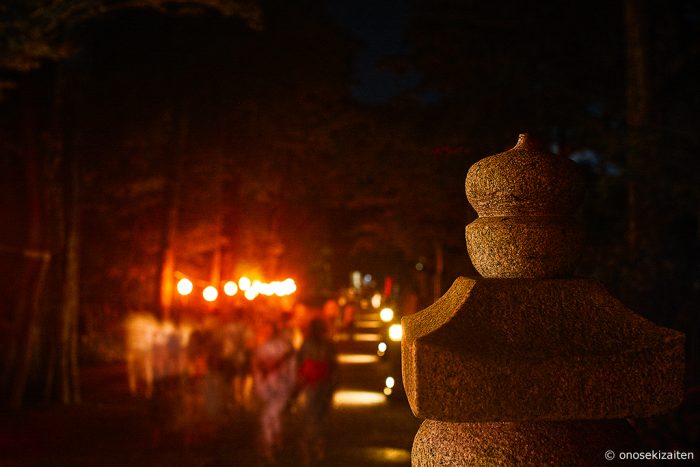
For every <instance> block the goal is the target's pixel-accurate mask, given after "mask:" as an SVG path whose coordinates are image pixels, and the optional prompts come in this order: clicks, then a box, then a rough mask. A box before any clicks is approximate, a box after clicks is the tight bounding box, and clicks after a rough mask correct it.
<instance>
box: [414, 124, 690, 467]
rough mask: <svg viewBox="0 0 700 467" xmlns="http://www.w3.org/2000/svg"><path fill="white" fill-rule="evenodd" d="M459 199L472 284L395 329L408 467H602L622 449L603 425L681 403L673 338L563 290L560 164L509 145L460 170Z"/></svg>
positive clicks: (677, 336) (599, 301)
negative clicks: (414, 429) (468, 214)
mask: <svg viewBox="0 0 700 467" xmlns="http://www.w3.org/2000/svg"><path fill="white" fill-rule="evenodd" d="M466 192H467V197H468V199H469V202H470V203H471V204H472V206H474V209H476V212H477V213H478V215H479V218H478V219H477V220H476V221H474V222H473V223H471V224H469V225H468V226H467V228H466V233H465V236H466V242H467V250H468V252H469V255H470V257H471V260H472V263H473V264H474V266H475V267H476V269H477V271H478V272H479V274H481V275H482V276H483V278H478V279H469V278H465V277H460V278H458V279H457V280H456V281H455V282H454V284H453V285H452V287H451V288H450V290H448V291H447V292H446V293H445V294H444V295H443V296H442V297H441V298H440V299H439V300H438V301H437V302H435V303H434V304H433V305H431V306H430V307H428V308H427V309H425V310H423V311H421V312H419V313H416V314H413V315H410V316H405V317H404V318H403V319H402V325H403V339H402V342H401V354H402V372H403V381H404V387H405V389H406V394H407V396H408V401H409V403H410V405H411V409H412V410H413V413H414V414H415V415H416V416H417V417H421V418H427V419H429V420H426V421H425V422H424V423H423V425H422V426H421V428H420V430H419V432H418V434H417V435H416V439H415V441H414V446H413V454H412V463H413V465H414V466H439V465H445V466H446V465H450V466H459V465H536V466H542V465H557V466H558V465H567V466H568V465H571V466H578V465H585V466H589V465H608V464H609V462H608V461H607V460H605V458H604V453H605V451H606V450H608V449H612V450H616V449H618V448H619V447H623V446H630V442H629V441H630V439H632V438H631V436H629V435H630V431H629V430H628V429H627V428H625V427H624V426H623V425H624V422H622V421H620V420H616V421H615V420H613V419H624V418H628V417H644V416H649V415H654V414H658V413H661V412H665V411H667V410H669V409H671V408H673V407H675V406H677V405H679V404H680V403H681V401H682V397H683V376H684V348H683V347H684V335H683V334H682V333H679V332H677V331H673V330H671V329H666V328H662V327H658V326H656V325H654V324H653V323H651V322H650V321H648V320H646V319H644V318H642V317H640V316H638V315H636V314H634V313H633V312H631V311H630V310H628V309H627V308H626V307H625V306H624V305H623V304H622V303H620V302H619V301H618V300H616V299H615V298H613V297H612V296H611V295H610V294H608V293H607V291H606V290H605V289H604V288H603V287H602V286H601V285H600V284H599V283H598V282H596V281H593V280H587V279H573V278H567V277H568V276H570V275H571V273H572V271H573V270H574V267H575V265H576V259H577V257H578V255H579V251H580V250H581V246H582V242H583V236H582V230H583V229H582V227H581V224H580V222H579V220H578V213H579V210H580V206H581V202H582V200H583V183H582V176H581V173H580V171H579V170H578V169H577V167H576V165H575V164H574V163H573V162H572V161H570V160H568V159H566V158H563V157H558V156H553V155H551V154H546V153H544V152H542V151H541V150H540V149H539V148H538V147H537V146H536V145H535V144H533V142H532V141H531V140H530V139H529V138H528V136H527V135H521V136H520V139H519V140H518V144H517V145H516V146H515V147H514V148H513V149H511V150H510V151H506V152H504V153H501V154H496V155H494V156H491V157H487V158H486V159H483V160H481V161H479V162H477V163H476V164H474V165H473V166H472V167H471V169H470V170H469V173H468V174H467V180H466ZM583 420H588V421H583ZM618 442H619V443H618ZM615 446H617V447H615ZM627 450H633V449H627Z"/></svg>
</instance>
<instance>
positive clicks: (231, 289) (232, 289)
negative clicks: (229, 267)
mask: <svg viewBox="0 0 700 467" xmlns="http://www.w3.org/2000/svg"><path fill="white" fill-rule="evenodd" d="M236 292H238V286H237V285H236V283H235V282H233V281H228V282H227V283H225V284H224V293H225V294H226V295H228V296H229V297H233V296H234V295H236Z"/></svg>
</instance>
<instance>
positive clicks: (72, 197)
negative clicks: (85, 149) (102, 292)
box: [61, 147, 80, 404]
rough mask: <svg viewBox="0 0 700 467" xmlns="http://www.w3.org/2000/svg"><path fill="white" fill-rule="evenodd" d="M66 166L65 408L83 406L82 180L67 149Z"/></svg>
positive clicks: (73, 157) (63, 320)
mask: <svg viewBox="0 0 700 467" xmlns="http://www.w3.org/2000/svg"><path fill="white" fill-rule="evenodd" d="M64 156H65V157H64V160H65V162H66V165H67V174H66V181H67V185H68V186H67V187H66V191H67V196H66V197H65V202H66V224H65V227H66V233H65V239H66V245H65V252H66V254H65V273H64V282H63V290H62V292H63V303H62V306H61V323H62V330H61V373H62V375H63V377H62V385H61V399H62V401H63V403H64V404H73V403H78V402H80V385H79V369H78V340H79V336H78V318H79V310H80V198H79V196H80V176H79V171H80V169H79V161H78V156H77V154H76V153H75V151H72V150H71V148H68V147H66V150H65V154H64Z"/></svg>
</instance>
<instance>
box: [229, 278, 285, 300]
mask: <svg viewBox="0 0 700 467" xmlns="http://www.w3.org/2000/svg"><path fill="white" fill-rule="evenodd" d="M238 288H239V289H240V290H242V291H243V292H245V293H244V295H245V298H247V299H248V300H255V297H257V296H258V295H265V296H267V297H271V296H273V295H277V296H278V297H284V296H286V295H291V294H293V293H294V292H296V291H297V285H296V284H295V283H294V279H285V280H283V281H273V282H269V283H267V282H262V281H260V280H254V281H251V280H250V279H248V278H247V277H245V276H244V277H241V278H240V280H239V281H238Z"/></svg>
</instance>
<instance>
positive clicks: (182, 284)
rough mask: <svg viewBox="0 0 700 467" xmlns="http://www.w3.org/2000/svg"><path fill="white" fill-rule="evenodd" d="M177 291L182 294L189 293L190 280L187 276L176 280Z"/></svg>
mask: <svg viewBox="0 0 700 467" xmlns="http://www.w3.org/2000/svg"><path fill="white" fill-rule="evenodd" d="M177 293H179V294H180V295H182V296H185V295H189V294H191V293H192V281H191V280H189V279H187V278H183V279H180V280H179V281H177Z"/></svg>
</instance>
